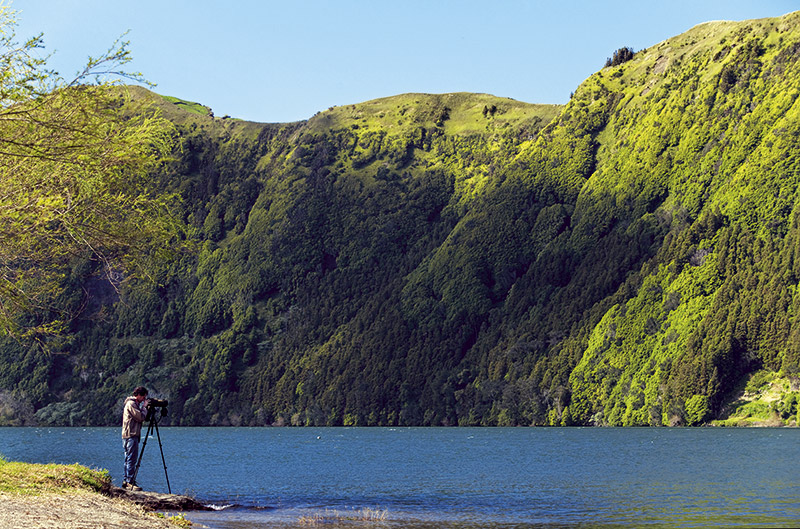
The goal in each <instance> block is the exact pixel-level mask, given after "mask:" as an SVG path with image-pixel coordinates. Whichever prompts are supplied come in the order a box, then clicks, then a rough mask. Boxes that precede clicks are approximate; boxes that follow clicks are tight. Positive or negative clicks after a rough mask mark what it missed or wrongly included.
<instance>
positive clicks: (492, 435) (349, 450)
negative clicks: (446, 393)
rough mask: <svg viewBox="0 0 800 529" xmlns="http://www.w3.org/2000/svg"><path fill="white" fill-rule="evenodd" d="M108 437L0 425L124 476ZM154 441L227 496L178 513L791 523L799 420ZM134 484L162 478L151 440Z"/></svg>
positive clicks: (271, 431) (221, 525)
mask: <svg viewBox="0 0 800 529" xmlns="http://www.w3.org/2000/svg"><path fill="white" fill-rule="evenodd" d="M118 437H119V432H118V430H117V429H116V428H87V429H78V428H76V429H33V428H16V429H11V428H0V447H2V448H0V452H2V453H3V455H5V456H6V458H8V459H12V460H23V461H35V462H50V461H53V462H59V463H74V462H76V461H78V462H81V463H83V464H87V465H89V466H94V467H99V468H108V469H110V470H111V473H112V476H115V477H117V478H118V476H119V475H120V473H121V468H119V467H121V462H122V453H121V452H122V450H121V442H120V441H119V438H118ZM161 438H162V441H163V443H164V455H165V457H166V461H167V464H168V466H169V476H170V483H171V484H172V490H173V491H174V492H180V493H189V494H192V495H194V496H196V497H198V498H199V499H201V500H203V501H205V502H207V503H211V504H215V505H218V506H227V505H232V506H231V507H228V508H225V509H223V510H220V511H214V512H201V513H188V515H187V517H188V518H189V519H190V520H192V521H194V522H196V523H198V524H202V525H204V526H207V527H210V528H217V529H233V528H237V529H245V528H246V529H253V528H262V527H305V528H307V527H309V526H321V527H362V526H369V527H372V526H379V527H390V528H414V529H428V528H433V527H437V528H442V527H444V528H454V529H455V528H464V529H473V528H475V529H488V528H512V527H513V528H560V527H570V528H581V527H606V528H616V527H641V526H646V527H653V528H660V527H796V526H800V504H798V498H800V478H799V477H798V473H797V463H796V460H797V455H798V450H797V447H798V441H800V430H798V429H758V430H756V429H747V430H745V429H736V430H732V429H611V428H609V429H592V428H586V429H581V428H565V429H556V428H548V429H528V428H515V429H514V428H512V429H505V428H486V429H479V428H333V429H329V428H297V429H289V428H166V427H165V428H162V429H161ZM65 439H67V440H68V442H65ZM117 481H118V479H117ZM139 481H140V484H142V485H144V486H145V488H147V489H149V490H158V491H165V490H166V484H165V479H164V471H163V468H162V465H161V460H160V456H159V455H158V450H156V451H155V452H154V453H151V454H149V455H147V454H146V455H145V457H144V460H143V464H142V468H141V471H140V479H139ZM365 509H366V511H365ZM370 510H371V511H370ZM384 511H385V515H384V516H382V519H378V520H375V519H374V518H372V519H365V516H364V514H363V513H364V512H381V513H383V512H384Z"/></svg>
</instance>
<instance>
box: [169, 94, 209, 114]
mask: <svg viewBox="0 0 800 529" xmlns="http://www.w3.org/2000/svg"><path fill="white" fill-rule="evenodd" d="M161 97H163V98H164V99H166V100H167V101H169V102H170V103H172V104H173V105H176V106H177V107H179V108H182V109H183V110H185V111H187V112H191V113H193V114H200V115H201V116H208V115H210V114H211V109H210V108H208V107H207V106H205V105H201V104H200V103H195V102H194V101H185V100H183V99H179V98H177V97H173V96H161Z"/></svg>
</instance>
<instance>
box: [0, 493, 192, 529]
mask: <svg viewBox="0 0 800 529" xmlns="http://www.w3.org/2000/svg"><path fill="white" fill-rule="evenodd" d="M0 527H2V528H3V529H50V528H53V529H56V528H58V529H117V528H119V529H140V528H141V529H176V528H177V526H176V525H174V524H172V523H170V522H168V521H166V520H165V519H163V518H158V517H156V516H154V515H153V514H147V513H146V512H145V510H144V509H143V508H141V507H139V506H138V505H134V504H132V503H130V502H128V501H125V500H122V499H114V498H109V497H106V496H103V495H102V494H97V493H92V492H82V491H77V492H70V493H68V494H58V493H47V494H42V495H40V496H28V495H17V494H8V493H0Z"/></svg>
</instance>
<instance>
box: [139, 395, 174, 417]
mask: <svg viewBox="0 0 800 529" xmlns="http://www.w3.org/2000/svg"><path fill="white" fill-rule="evenodd" d="M167 404H169V403H168V402H167V401H166V400H161V399H149V400H148V401H147V417H146V418H145V420H150V419H152V418H153V415H154V414H155V412H156V409H158V408H161V416H162V417H165V416H166V415H167Z"/></svg>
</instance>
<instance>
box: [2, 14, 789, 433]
mask: <svg viewBox="0 0 800 529" xmlns="http://www.w3.org/2000/svg"><path fill="white" fill-rule="evenodd" d="M798 50H800V15H798V14H792V15H787V16H785V17H782V18H779V19H764V20H759V21H751V22H743V23H732V22H718V23H709V24H703V25H700V26H698V27H696V28H693V29H692V30H690V31H689V32H687V33H686V34H683V35H680V36H678V37H675V38H674V39H670V40H667V41H664V42H662V43H659V44H657V45H655V46H653V47H651V48H648V49H645V50H639V51H637V52H636V53H635V54H634V55H633V56H632V57H629V56H628V54H627V53H625V54H621V56H622V55H624V58H625V60H624V61H613V60H612V61H611V64H609V66H608V67H605V68H603V69H601V70H600V71H598V72H597V73H595V74H594V75H592V76H591V77H590V78H589V79H587V80H586V81H585V82H584V83H583V84H582V85H581V86H580V87H579V88H578V89H577V90H576V92H575V93H574V94H573V96H572V98H571V100H570V102H569V103H568V104H567V105H566V106H564V107H554V106H542V105H529V104H525V103H520V102H517V101H513V100H509V99H503V98H496V97H493V96H488V95H481V94H443V95H426V94H404V95H400V96H395V97H389V98H384V99H378V100H374V101H368V102H365V103H359V104H355V105H347V106H341V107H334V108H331V109H328V110H326V111H323V112H320V113H319V114H317V115H316V116H314V117H312V118H311V119H309V120H308V121H307V122H300V123H291V124H269V125H265V124H254V123H247V122H241V121H234V120H226V119H219V118H214V117H213V116H211V115H208V113H207V112H206V113H203V112H199V113H198V112H192V111H191V110H192V109H191V108H189V109H186V111H184V110H183V109H182V108H181V107H183V106H186V105H176V104H173V103H175V102H178V101H173V102H170V101H171V100H164V99H163V98H157V97H156V96H154V95H153V94H150V93H147V92H145V91H144V90H138V91H134V92H135V93H136V97H139V98H142V99H147V100H151V99H152V100H155V99H161V103H160V104H159V105H160V108H161V109H162V111H163V115H164V116H165V117H167V118H168V119H170V120H171V121H172V122H173V123H175V126H176V127H177V130H178V133H179V140H178V143H179V145H178V148H176V150H175V152H174V155H173V157H174V159H173V160H172V162H171V163H170V164H169V165H167V166H165V167H164V168H162V170H161V171H160V172H158V174H157V175H156V176H157V178H156V179H155V180H154V181H157V182H158V183H159V185H161V186H163V187H164V190H165V191H174V192H177V193H179V194H180V196H182V197H183V198H184V206H183V210H182V219H181V220H182V221H184V222H185V223H186V224H187V225H188V226H189V228H188V236H189V238H190V239H191V242H192V245H193V247H194V248H195V249H196V251H195V252H191V253H189V252H187V253H184V254H181V255H180V256H177V257H176V258H175V259H173V260H171V261H166V262H165V261H159V262H156V263H153V265H152V269H151V270H150V271H149V272H150V278H149V279H147V280H145V279H144V278H139V279H132V280H130V281H127V282H124V283H122V284H121V287H120V289H119V291H114V290H113V289H109V288H108V287H107V286H106V284H105V283H103V282H100V281H96V280H94V279H93V277H94V276H93V274H94V273H95V272H96V269H95V268H93V265H92V263H91V262H89V261H87V260H85V259H83V260H82V259H80V258H76V259H75V260H74V261H73V264H72V267H71V269H70V273H69V274H67V275H66V276H65V278H64V281H65V282H66V284H67V285H69V286H70V287H71V290H70V289H67V291H68V292H72V295H74V296H75V300H76V303H77V302H78V301H80V302H81V303H82V304H83V307H84V308H83V311H82V312H81V316H80V317H79V318H77V319H75V320H74V321H73V324H72V327H71V329H70V330H69V331H70V332H69V347H68V348H67V349H66V351H65V352H66V354H63V355H53V356H45V355H41V354H39V353H38V352H37V351H36V350H34V349H32V348H28V347H27V346H26V345H25V344H24V343H18V342H13V341H10V340H9V341H6V342H3V345H2V347H0V365H2V366H3V369H0V388H4V389H3V391H0V423H2V424H25V423H33V422H36V421H38V422H41V423H46V424H73V425H77V424H116V422H117V421H118V417H117V415H118V412H119V409H114V407H113V406H111V405H109V403H113V402H121V399H122V398H123V397H124V396H125V395H126V394H127V393H129V392H130V390H131V389H132V388H133V387H134V386H136V385H139V384H144V385H146V386H147V387H148V388H150V389H151V394H153V395H156V396H160V397H165V398H168V399H169V400H170V417H169V419H167V420H170V421H172V424H185V425H191V424H213V425H231V424H233V425H239V424H253V425H261V424H283V425H358V426H362V425H410V424H421V425H443V424H444V425H575V424H580V425H588V424H592V425H702V424H709V423H713V424H730V425H739V424H749V423H758V424H764V423H769V424H796V415H797V404H796V393H797V386H798V381H800V379H799V378H798V377H799V376H800V323H799V322H797V321H796V319H797V314H798V313H800V305H798V303H800V297H798V292H797V284H798V280H799V279H800V258H799V257H798V249H800V228H799V227H800V220H798V212H800V209H799V208H798V204H800V202H799V199H800V197H798V191H797V190H798V178H800V144H798V139H797V138H798V137H800V130H799V127H800V125H799V124H800V115H798V112H800V110H799V109H800V107H799V106H798V105H797V98H798V96H800V63H798V61H797V60H796V57H797V54H798ZM615 62H616V63H615ZM195 110H196V109H195ZM754 374H755V375H754ZM748 381H750V382H749V384H750V385H749V386H748ZM759 381H761V382H759ZM756 385H758V389H757V390H756V389H753V387H755V386H756ZM751 386H753V387H751ZM747 388H749V389H747ZM765 388H772V389H769V390H767V389H765ZM757 391H771V392H772V393H768V395H769V396H768V397H756V396H755V395H756V393H757ZM765 395H766V394H765ZM748 399H750V400H748ZM792 399H794V400H792ZM751 418H752V420H751ZM714 421H717V422H714Z"/></svg>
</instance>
